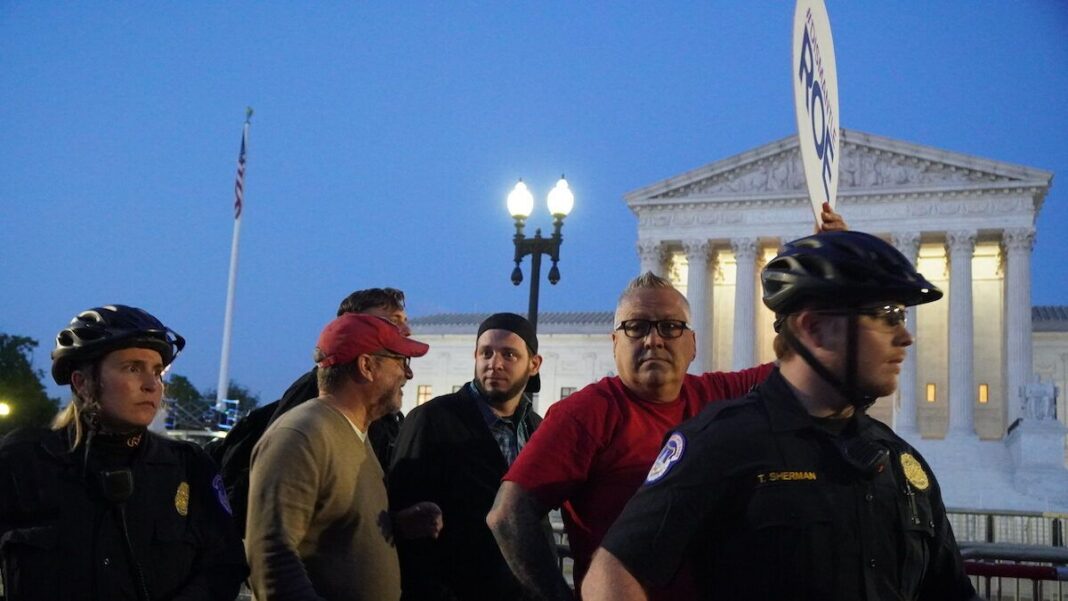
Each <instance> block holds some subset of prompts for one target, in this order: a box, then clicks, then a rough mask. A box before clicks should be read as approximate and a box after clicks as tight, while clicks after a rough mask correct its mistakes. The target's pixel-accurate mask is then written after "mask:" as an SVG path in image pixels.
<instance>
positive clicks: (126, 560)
mask: <svg viewBox="0 0 1068 601" xmlns="http://www.w3.org/2000/svg"><path fill="white" fill-rule="evenodd" d="M124 443H126V444H125V445H124ZM124 446H125V448H124ZM69 449H70V443H69V439H68V433H67V431H66V430H60V431H54V432H53V431H47V430H29V431H16V432H13V433H11V434H10V435H8V436H7V437H6V438H4V439H3V441H0V558H2V562H3V563H2V566H3V575H4V588H5V592H6V594H7V599H9V600H11V601H19V600H24V599H32V600H34V601H51V600H56V601H59V600H63V601H67V600H80V599H108V600H109V601H110V600H124V599H140V598H142V596H141V595H140V594H139V592H138V591H139V589H142V586H141V585H140V584H139V581H142V580H143V582H144V587H143V588H145V589H147V591H148V593H149V598H150V599H153V600H156V599H182V600H187V599H188V600H194V599H197V600H201V599H203V600H220V601H221V600H226V601H232V600H233V599H234V598H235V597H236V595H237V592H238V588H239V587H240V584H241V581H242V580H244V578H245V577H246V576H247V574H248V568H247V566H246V563H245V556H244V550H243V548H242V547H241V541H240V539H239V538H238V537H237V534H236V531H235V529H234V525H233V521H232V519H231V517H230V513H229V507H228V506H227V505H226V501H225V499H226V497H225V491H224V490H223V486H222V480H221V478H219V476H218V475H217V474H216V471H215V467H214V465H213V464H212V463H211V460H210V459H208V457H207V455H206V454H205V453H204V452H203V451H202V450H201V449H200V448H199V447H197V446H196V445H195V444H192V443H187V442H178V441H174V440H170V439H166V438H162V437H160V436H157V435H155V434H152V433H148V432H146V433H144V434H142V435H141V436H140V437H139V438H136V437H135V438H127V437H123V438H122V439H120V440H116V438H115V437H109V436H104V435H98V436H96V437H95V438H94V440H93V443H92V445H91V446H90V453H89V461H88V466H87V467H86V466H85V455H84V443H83V445H82V446H79V447H78V449H76V450H75V451H74V452H73V453H72V452H70V450H69ZM120 468H129V469H130V470H131V472H132V474H133V491H132V494H131V495H130V496H129V498H128V500H127V501H126V502H125V513H126V523H127V524H128V532H129V540H130V545H131V547H132V549H133V558H135V559H136V562H132V561H131V557H130V553H128V551H127V546H126V542H125V538H124V535H123V530H122V527H121V520H120V519H119V517H118V515H119V514H118V510H117V509H116V505H115V503H114V502H112V501H109V500H107V499H106V498H105V493H104V486H103V485H102V484H101V478H100V476H99V474H100V472H101V471H102V470H108V469H120ZM138 567H139V568H140V572H141V573H142V574H143V577H141V578H138V577H137V576H135V574H136V571H137V568H138Z"/></svg>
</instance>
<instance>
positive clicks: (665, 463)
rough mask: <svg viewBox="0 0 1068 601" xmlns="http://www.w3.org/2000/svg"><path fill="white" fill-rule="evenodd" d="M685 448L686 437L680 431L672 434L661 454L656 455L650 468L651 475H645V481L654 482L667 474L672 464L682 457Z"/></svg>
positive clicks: (647, 482)
mask: <svg viewBox="0 0 1068 601" xmlns="http://www.w3.org/2000/svg"><path fill="white" fill-rule="evenodd" d="M685 450H686V438H685V437H683V435H682V434H679V433H678V432H675V433H674V434H672V435H671V437H670V438H668V439H667V442H665V443H664V448H662V449H660V454H659V455H657V456H656V461H655V462H654V463H653V467H652V469H650V470H649V475H648V476H646V477H645V483H646V484H652V483H653V482H656V481H657V480H659V479H661V478H663V477H664V476H666V475H667V473H668V470H670V469H671V466H673V465H675V464H676V463H678V461H679V460H680V459H682V453H683V451H685Z"/></svg>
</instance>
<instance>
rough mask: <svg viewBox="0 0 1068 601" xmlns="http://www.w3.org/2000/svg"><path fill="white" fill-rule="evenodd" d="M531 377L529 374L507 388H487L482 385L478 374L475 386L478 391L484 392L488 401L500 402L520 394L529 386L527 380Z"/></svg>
mask: <svg viewBox="0 0 1068 601" xmlns="http://www.w3.org/2000/svg"><path fill="white" fill-rule="evenodd" d="M529 379H530V376H529V375H528V376H526V377H524V378H522V379H521V380H519V381H517V382H516V383H515V384H512V385H511V386H509V387H508V388H507V389H505V390H486V388H485V387H484V386H482V381H481V380H479V379H478V377H477V376H476V377H475V388H477V389H478V391H479V392H480V393H482V396H484V397H485V398H486V400H487V401H489V402H490V403H492V404H498V403H503V402H505V401H508V400H510V399H513V398H515V397H516V396H518V395H519V393H521V392H523V389H525V388H526V387H527V380H529Z"/></svg>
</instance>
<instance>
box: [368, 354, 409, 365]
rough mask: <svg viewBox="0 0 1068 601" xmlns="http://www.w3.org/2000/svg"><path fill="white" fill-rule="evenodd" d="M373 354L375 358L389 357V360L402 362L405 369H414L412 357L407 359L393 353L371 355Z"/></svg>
mask: <svg viewBox="0 0 1068 601" xmlns="http://www.w3.org/2000/svg"><path fill="white" fill-rule="evenodd" d="M371 354H372V355H374V356H375V357H387V358H389V359H396V360H397V361H400V362H401V365H403V366H404V369H411V368H412V358H411V357H405V356H404V355H394V354H393V353H371Z"/></svg>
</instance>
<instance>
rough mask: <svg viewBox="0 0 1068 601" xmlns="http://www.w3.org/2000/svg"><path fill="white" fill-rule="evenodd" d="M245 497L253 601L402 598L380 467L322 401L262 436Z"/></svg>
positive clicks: (307, 405) (340, 417)
mask: <svg viewBox="0 0 1068 601" xmlns="http://www.w3.org/2000/svg"><path fill="white" fill-rule="evenodd" d="M248 497H249V507H248V527H247V531H246V539H245V549H246V551H247V554H248V563H249V567H250V568H251V570H252V575H251V578H250V580H251V583H252V591H253V593H254V594H255V596H256V599H257V601H276V600H285V601H289V600H301V601H303V600H318V599H327V600H329V601H343V600H350V599H351V600H354V601H355V600H359V601H363V600H366V601H395V600H397V599H399V598H400V567H399V564H398V562H397V552H396V549H395V548H394V546H393V544H392V539H391V538H387V536H388V535H387V533H388V532H389V524H390V520H389V515H388V513H387V511H388V507H389V504H388V500H387V497H386V488H385V485H384V474H383V472H382V467H381V466H380V465H379V463H378V459H376V458H375V454H374V451H373V450H372V449H371V446H370V444H369V443H365V442H363V441H361V440H360V438H359V437H358V436H357V434H356V432H355V430H354V429H353V428H352V425H351V424H350V422H349V421H348V420H347V419H346V418H345V416H344V415H342V414H341V413H340V412H339V411H337V410H336V409H334V408H333V407H331V406H330V405H328V404H326V403H325V402H324V401H323V400H322V399H314V400H311V401H308V402H306V403H303V404H301V405H299V406H298V407H295V408H294V409H293V410H291V411H289V412H288V413H286V414H285V415H283V416H282V417H281V418H280V419H279V420H278V421H277V422H275V423H274V424H273V425H272V426H271V427H270V428H269V429H268V430H267V432H266V433H264V435H263V438H261V439H260V441H259V443H257V444H256V447H255V449H253V451H252V474H251V481H250V483H249V495H248Z"/></svg>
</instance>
